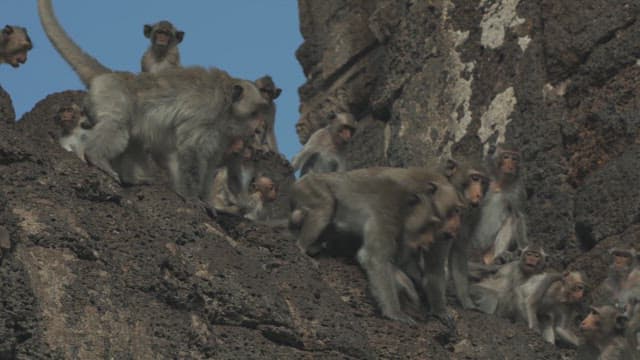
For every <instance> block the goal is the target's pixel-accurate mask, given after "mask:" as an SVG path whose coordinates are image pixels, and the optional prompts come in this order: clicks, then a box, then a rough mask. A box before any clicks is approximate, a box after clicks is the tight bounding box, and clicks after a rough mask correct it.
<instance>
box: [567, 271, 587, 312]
mask: <svg viewBox="0 0 640 360" xmlns="http://www.w3.org/2000/svg"><path fill="white" fill-rule="evenodd" d="M585 288H586V286H585V281H584V276H583V275H582V273H580V272H579V271H565V272H564V273H563V274H562V302H564V303H568V304H576V303H579V302H580V301H582V299H583V298H584V292H585Z"/></svg>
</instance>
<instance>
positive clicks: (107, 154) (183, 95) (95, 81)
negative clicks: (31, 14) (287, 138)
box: [38, 0, 267, 201]
mask: <svg viewBox="0 0 640 360" xmlns="http://www.w3.org/2000/svg"><path fill="white" fill-rule="evenodd" d="M38 12H39V15H40V20H41V22H42V25H43V27H44V29H45V32H46V34H47V36H48V37H49V40H51V42H52V43H53V45H54V46H55V47H56V49H57V50H58V52H59V53H60V54H61V55H62V57H63V58H64V59H65V60H66V61H67V62H68V63H69V64H70V65H71V66H72V67H73V69H74V70H75V71H76V73H77V74H78V76H79V77H80V79H81V80H82V82H83V83H84V84H85V86H87V87H89V92H88V94H87V110H88V116H89V118H90V119H92V120H94V122H95V123H96V125H95V127H94V128H93V130H92V132H91V135H90V136H89V138H88V139H87V143H86V148H85V158H86V159H87V160H88V161H89V162H90V163H92V164H93V165H96V166H97V167H99V168H100V169H101V170H103V171H104V172H106V173H107V174H109V175H110V176H112V177H113V178H115V179H116V180H118V181H120V180H121V179H120V174H118V173H117V172H116V171H114V169H113V168H112V164H111V162H112V161H113V160H114V159H116V158H118V157H122V156H124V157H128V158H131V159H132V164H133V165H131V166H135V167H141V168H144V165H145V161H146V160H147V158H148V157H147V153H146V152H147V151H148V152H150V153H151V155H152V156H153V157H154V158H155V159H158V160H160V161H161V162H162V163H163V165H164V167H165V168H166V169H167V170H168V171H169V173H170V175H171V180H172V185H173V189H174V190H175V191H176V192H177V193H178V194H179V195H180V196H182V197H183V198H189V199H196V198H199V199H200V200H202V201H206V199H210V194H211V188H212V186H211V185H212V183H213V177H214V175H215V170H216V168H217V167H218V166H219V165H220V163H221V162H222V158H223V156H224V152H225V150H226V149H227V148H229V146H230V143H231V142H232V140H233V139H234V138H238V137H243V136H248V135H250V134H252V133H253V131H254V129H255V128H256V127H257V126H258V124H259V123H260V122H261V121H262V119H261V116H262V112H263V111H264V110H265V109H266V107H267V102H266V101H265V100H264V99H263V98H262V96H260V93H259V91H258V89H257V88H256V86H255V85H254V84H253V82H250V81H246V80H240V79H235V78H233V77H231V76H229V74H227V73H226V72H224V71H221V70H218V69H210V70H206V69H203V68H198V67H194V68H188V69H167V70H166V71H162V72H160V73H157V74H152V73H143V74H140V75H134V74H130V73H116V72H111V71H110V70H109V69H108V68H106V67H105V66H104V65H102V64H100V63H99V62H98V61H97V60H96V59H94V58H93V57H91V56H89V55H87V54H86V53H84V52H83V51H82V50H81V49H80V48H79V47H78V46H77V45H76V44H75V43H74V42H73V40H71V39H70V38H69V36H68V35H67V34H66V33H65V31H64V30H63V29H62V27H61V26H60V24H59V23H58V21H57V19H56V18H55V15H54V14H53V9H52V6H51V1H50V0H39V1H38ZM125 163H126V162H125ZM131 173H135V171H131Z"/></svg>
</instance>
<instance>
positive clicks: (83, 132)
mask: <svg viewBox="0 0 640 360" xmlns="http://www.w3.org/2000/svg"><path fill="white" fill-rule="evenodd" d="M54 120H55V122H56V123H57V124H58V125H59V126H60V128H61V129H62V134H61V136H60V139H59V140H58V142H59V143H60V146H62V147H63V148H64V149H65V150H67V151H72V152H73V153H75V154H76V155H77V156H78V157H79V158H80V159H82V160H84V146H85V142H86V141H87V137H88V133H89V131H90V129H91V127H92V124H91V123H90V122H89V120H88V118H87V116H86V115H85V113H84V111H83V110H82V109H81V108H80V106H78V105H77V104H75V103H71V104H69V105H67V106H62V107H61V108H60V109H59V110H58V112H57V114H56V115H55V117H54Z"/></svg>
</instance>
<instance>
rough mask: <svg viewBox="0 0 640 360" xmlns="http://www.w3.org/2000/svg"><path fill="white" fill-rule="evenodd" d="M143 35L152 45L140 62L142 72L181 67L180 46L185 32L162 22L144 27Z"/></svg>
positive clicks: (167, 22) (164, 21)
mask: <svg viewBox="0 0 640 360" xmlns="http://www.w3.org/2000/svg"><path fill="white" fill-rule="evenodd" d="M143 33H144V37H146V38H147V39H149V41H151V44H150V45H149V48H148V49H147V51H145V52H144V54H143V55H142V59H141V60H140V67H141V69H142V72H158V71H160V70H164V69H169V68H177V67H180V50H179V49H178V44H180V43H181V42H182V40H183V39H184V31H181V30H178V29H176V27H175V26H173V24H172V23H171V22H169V21H167V20H162V21H158V22H157V23H155V24H153V25H148V24H146V25H144V32H143Z"/></svg>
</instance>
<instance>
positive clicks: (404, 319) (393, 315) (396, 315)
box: [384, 312, 416, 325]
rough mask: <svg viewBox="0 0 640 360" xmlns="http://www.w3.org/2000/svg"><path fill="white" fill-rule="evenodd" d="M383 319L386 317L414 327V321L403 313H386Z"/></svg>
mask: <svg viewBox="0 0 640 360" xmlns="http://www.w3.org/2000/svg"><path fill="white" fill-rule="evenodd" d="M384 316H385V317H388V318H389V319H391V320H395V321H399V322H401V323H404V324H408V325H416V321H415V320H413V318H412V317H411V316H409V315H407V314H405V313H403V312H400V313H387V314H384Z"/></svg>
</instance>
